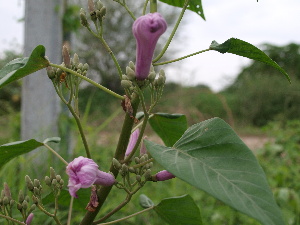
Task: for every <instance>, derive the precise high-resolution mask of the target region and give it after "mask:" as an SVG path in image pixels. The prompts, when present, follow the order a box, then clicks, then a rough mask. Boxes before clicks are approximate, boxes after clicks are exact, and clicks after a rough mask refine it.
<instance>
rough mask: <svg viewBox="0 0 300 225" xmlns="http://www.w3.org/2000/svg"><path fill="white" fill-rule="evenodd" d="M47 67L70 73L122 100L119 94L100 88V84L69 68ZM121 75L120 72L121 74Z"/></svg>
mask: <svg viewBox="0 0 300 225" xmlns="http://www.w3.org/2000/svg"><path fill="white" fill-rule="evenodd" d="M49 65H50V66H53V67H56V68H60V69H61V70H63V71H66V72H68V73H71V74H73V75H75V76H77V77H80V78H81V79H83V80H85V81H87V82H89V83H90V84H92V85H94V86H96V87H98V88H100V89H101V90H103V91H105V92H106V93H108V94H111V95H112V96H114V97H116V98H119V99H121V100H123V99H124V97H123V96H121V95H119V94H117V93H115V92H113V91H111V90H109V89H108V88H106V87H104V86H102V85H101V84H98V83H97V82H95V81H93V80H91V79H89V78H87V77H85V76H83V75H81V74H79V73H77V72H75V71H73V70H71V69H69V68H66V67H64V66H61V65H57V64H53V63H50V64H49ZM121 73H122V72H121ZM121 76H122V75H121Z"/></svg>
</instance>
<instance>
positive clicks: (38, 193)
mask: <svg viewBox="0 0 300 225" xmlns="http://www.w3.org/2000/svg"><path fill="white" fill-rule="evenodd" d="M33 193H34V194H35V195H37V196H40V194H41V192H40V190H39V189H38V188H37V187H34V188H33Z"/></svg>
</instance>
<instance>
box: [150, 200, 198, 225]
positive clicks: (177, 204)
mask: <svg viewBox="0 0 300 225" xmlns="http://www.w3.org/2000/svg"><path fill="white" fill-rule="evenodd" d="M154 210H155V211H156V212H157V214H158V215H159V216H160V217H161V218H163V219H164V220H165V221H167V222H168V223H169V224H171V225H187V224H188V225H201V224H202V218H201V214H200V210H199V208H198V206H197V205H196V203H195V202H194V200H193V199H192V197H191V196H189V195H184V196H181V197H173V198H166V199H163V200H162V201H161V202H160V203H159V204H158V205H157V206H155V207H154Z"/></svg>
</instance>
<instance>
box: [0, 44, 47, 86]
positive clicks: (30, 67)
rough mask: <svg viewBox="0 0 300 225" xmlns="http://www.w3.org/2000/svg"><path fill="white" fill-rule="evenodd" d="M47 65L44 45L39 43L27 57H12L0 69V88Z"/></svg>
mask: <svg viewBox="0 0 300 225" xmlns="http://www.w3.org/2000/svg"><path fill="white" fill-rule="evenodd" d="M48 65H49V61H48V60H47V59H46V58H45V47H44V46H42V45H39V46H37V47H36V48H35V49H34V50H33V51H32V53H31V55H30V57H29V58H28V57H26V58H18V59H14V60H12V61H10V62H9V63H7V64H6V65H5V66H4V67H3V68H2V69H1V70H0V88H2V87H3V86H5V85H7V84H9V83H11V82H13V81H15V80H18V79H20V78H22V77H25V76H27V75H29V74H31V73H34V72H36V71H38V70H40V69H43V68H45V67H47V66H48Z"/></svg>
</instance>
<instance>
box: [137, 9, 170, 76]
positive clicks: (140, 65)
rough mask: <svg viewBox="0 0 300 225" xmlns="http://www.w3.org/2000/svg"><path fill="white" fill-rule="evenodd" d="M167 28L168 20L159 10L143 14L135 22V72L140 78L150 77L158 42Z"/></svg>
mask: <svg viewBox="0 0 300 225" xmlns="http://www.w3.org/2000/svg"><path fill="white" fill-rule="evenodd" d="M166 29H167V22H166V20H165V19H164V18H163V17H162V16H161V15H160V14H159V13H157V12H155V13H148V14H146V15H144V16H141V17H139V18H138V19H137V20H136V21H135V22H134V23H133V26H132V32H133V35H134V37H135V39H136V64H135V73H136V78H137V79H138V80H145V79H146V78H147V77H148V75H149V71H150V66H151V63H152V58H153V53H154V49H155V46H156V43H157V41H158V38H159V37H160V36H161V35H162V34H163V33H164V32H165V31H166Z"/></svg>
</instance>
